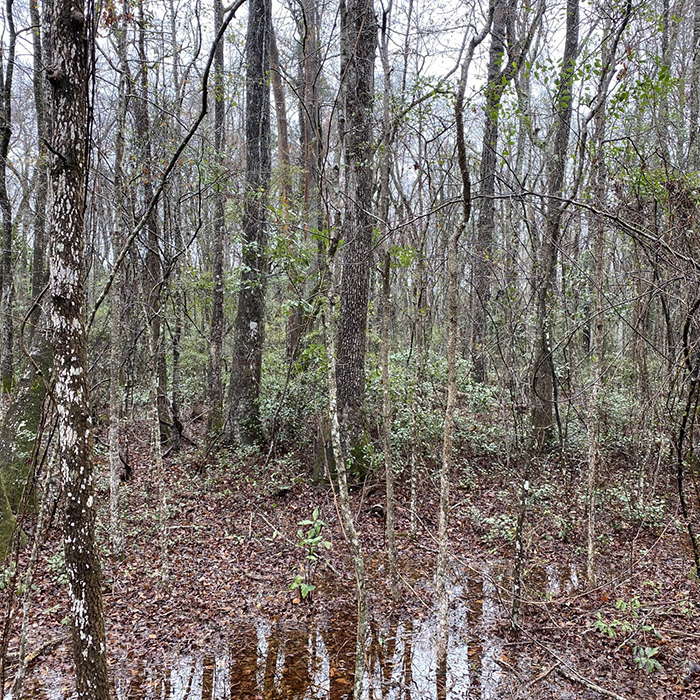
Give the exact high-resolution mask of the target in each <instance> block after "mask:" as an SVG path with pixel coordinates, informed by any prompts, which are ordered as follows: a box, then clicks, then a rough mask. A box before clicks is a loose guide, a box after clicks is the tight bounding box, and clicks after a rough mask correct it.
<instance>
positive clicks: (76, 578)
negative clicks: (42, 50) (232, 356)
mask: <svg viewBox="0 0 700 700" xmlns="http://www.w3.org/2000/svg"><path fill="white" fill-rule="evenodd" d="M51 26H52V34H53V52H52V55H53V64H52V66H51V67H50V68H49V69H48V71H47V76H48V79H49V82H50V83H51V87H52V93H53V101H52V102H53V134H52V141H53V143H52V147H51V152H52V153H53V154H54V156H53V158H52V165H51V193H52V202H51V215H50V217H49V220H50V221H51V240H52V242H53V246H52V251H51V267H50V290H49V291H50V297H51V306H52V313H51V323H52V326H53V348H54V399H55V402H56V409H57V412H58V446H57V454H56V458H57V462H58V464H59V465H60V467H61V470H62V472H63V480H64V494H65V496H64V498H65V506H64V518H63V537H64V552H65V560H66V573H67V576H68V596H69V600H70V604H71V611H72V632H73V659H74V662H75V670H76V690H77V696H78V698H79V700H109V679H108V674H107V659H106V653H105V652H106V641H105V628H104V613H103V607H102V583H101V574H100V560H99V557H98V550H97V543H96V541H95V503H94V488H93V467H94V459H93V434H92V419H91V412H90V404H89V394H88V387H89V385H88V362H87V336H86V332H85V301H86V297H85V261H84V250H85V231H84V208H85V168H86V162H85V160H86V153H87V140H88V133H87V96H88V67H89V51H88V27H89V22H88V21H87V19H86V9H85V6H84V5H83V4H82V3H81V2H77V1H76V0H55V2H54V3H53V17H52V22H51Z"/></svg>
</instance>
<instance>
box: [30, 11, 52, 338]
mask: <svg viewBox="0 0 700 700" xmlns="http://www.w3.org/2000/svg"><path fill="white" fill-rule="evenodd" d="M29 16H30V18H31V22H32V25H33V26H34V28H33V31H32V41H33V48H34V55H33V58H34V64H33V72H32V82H33V87H34V109H35V111H36V135H37V149H38V154H37V164H36V167H37V179H36V193H35V199H34V226H33V234H34V246H33V247H32V299H38V297H39V294H41V290H42V289H43V288H44V286H45V285H46V280H47V269H46V205H47V202H48V194H49V171H48V167H47V164H48V159H47V149H46V142H47V140H48V138H49V133H48V128H47V126H48V125H47V105H46V89H45V87H46V81H45V78H44V61H45V60H46V58H47V57H45V56H44V51H43V46H42V30H43V33H44V34H46V28H45V27H44V26H43V24H44V23H43V22H42V21H41V16H40V13H39V6H38V0H30V2H29ZM40 313H41V309H40V307H39V306H37V307H36V309H35V310H34V311H33V312H32V314H31V318H30V321H31V324H32V326H33V327H34V326H36V323H37V321H38V320H39V315H40Z"/></svg>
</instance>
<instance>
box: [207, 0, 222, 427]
mask: <svg viewBox="0 0 700 700" xmlns="http://www.w3.org/2000/svg"><path fill="white" fill-rule="evenodd" d="M223 22H224V6H223V3H222V2H221V0H215V2H214V30H215V31H216V32H217V33H218V31H219V29H220V27H221V25H222V24H223ZM224 96H225V88H224V42H223V41H220V42H219V43H218V45H217V47H216V53H215V54H214V158H215V165H216V169H215V177H216V185H215V188H214V214H213V231H212V233H213V236H212V238H213V240H212V277H213V281H214V290H213V295H212V307H211V334H210V344H209V392H208V393H209V396H208V404H209V413H208V414H207V436H208V439H209V440H213V439H215V438H216V436H217V435H218V434H219V433H220V432H221V429H222V427H223V400H224V388H223V385H222V382H221V364H222V360H223V343H224V237H225V235H226V233H225V232H226V219H225V214H224V200H225V199H226V193H225V180H224V172H223V171H224V149H225V147H226V144H225V131H224V116H225V112H226V103H225V101H224Z"/></svg>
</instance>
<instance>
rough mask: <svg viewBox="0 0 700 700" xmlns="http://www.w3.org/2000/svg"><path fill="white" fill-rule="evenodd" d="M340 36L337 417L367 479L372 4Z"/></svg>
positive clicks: (350, 455) (364, 1) (361, 1)
mask: <svg viewBox="0 0 700 700" xmlns="http://www.w3.org/2000/svg"><path fill="white" fill-rule="evenodd" d="M342 33H343V35H344V36H345V42H346V46H347V47H348V55H347V61H346V64H345V68H344V72H343V76H342V78H343V83H344V85H345V105H344V113H345V120H346V134H345V151H346V156H345V157H346V202H347V205H346V208H345V215H344V220H343V240H344V245H343V260H342V277H341V288H340V320H339V328H338V413H339V416H340V425H341V432H342V435H343V442H344V445H345V450H346V452H345V456H346V459H347V461H348V469H349V470H350V471H352V472H353V473H354V474H355V475H356V476H360V475H362V474H364V473H366V471H367V469H368V466H369V465H368V463H367V462H368V460H367V459H366V455H365V446H366V442H367V437H366V428H365V412H364V398H365V351H366V344H367V337H366V336H367V308H368V303H369V273H370V266H371V263H372V226H373V219H372V217H371V216H370V212H371V210H372V194H373V178H372V175H373V173H372V156H373V152H374V146H373V143H372V140H373V135H372V105H373V100H374V56H375V51H376V46H377V26H376V19H375V16H374V6H373V2H372V0H349V1H348V3H347V9H346V13H345V17H344V21H343V26H342Z"/></svg>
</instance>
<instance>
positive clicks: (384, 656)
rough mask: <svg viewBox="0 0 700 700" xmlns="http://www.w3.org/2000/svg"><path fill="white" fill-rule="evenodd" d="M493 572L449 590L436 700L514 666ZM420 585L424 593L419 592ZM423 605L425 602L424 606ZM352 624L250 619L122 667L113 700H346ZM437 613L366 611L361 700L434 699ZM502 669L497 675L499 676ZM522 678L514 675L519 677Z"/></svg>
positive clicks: (46, 681) (466, 691)
mask: <svg viewBox="0 0 700 700" xmlns="http://www.w3.org/2000/svg"><path fill="white" fill-rule="evenodd" d="M572 573H573V570H571V571H569V570H568V569H566V570H561V569H560V570H556V569H555V568H554V567H546V568H545V569H542V570H541V571H540V572H535V575H534V576H532V579H531V581H530V585H531V589H536V590H537V589H539V592H540V593H542V594H545V595H558V594H560V593H561V592H562V591H566V590H567V589H570V588H571V586H572V584H573V585H574V586H575V582H574V581H572V579H573V578H574V576H575V574H574V575H573V576H572ZM509 586H510V583H509V578H508V577H507V576H506V574H505V573H504V570H503V568H502V567H497V566H486V567H484V569H483V571H482V575H481V576H480V577H478V578H477V577H475V574H473V573H470V574H469V576H466V575H465V576H463V577H461V578H460V577H457V578H456V579H454V580H453V581H452V584H451V586H450V592H451V596H452V605H451V620H450V641H449V648H448V664H447V679H446V689H447V692H446V698H447V699H448V700H460V699H461V698H470V699H475V700H476V699H481V700H495V699H496V698H500V697H503V694H502V687H501V686H502V685H503V683H502V682H503V680H504V676H505V673H506V672H507V671H508V669H513V670H515V668H514V665H515V667H516V668H517V667H520V665H521V661H522V660H521V659H518V658H517V657H513V658H511V655H512V654H515V652H514V651H513V650H512V649H506V645H505V641H504V640H503V639H502V638H500V637H499V636H498V632H497V629H496V628H497V625H498V623H499V622H502V621H503V619H504V618H503V610H504V607H506V606H507V605H508V603H507V602H506V603H502V602H501V595H502V593H503V591H504V590H506V589H507V588H509ZM429 587H430V585H429V584H428V583H426V588H429ZM427 597H428V598H430V596H427ZM355 631H356V620H355V611H354V610H353V609H344V610H340V611H337V612H336V614H335V615H331V616H324V617H323V618H321V617H319V618H318V619H317V620H314V619H311V620H308V621H307V620H305V621H300V622H298V623H297V624H289V623H288V624H285V625H282V624H275V625H271V624H270V623H269V622H268V621H266V620H265V619H264V618H260V619H259V620H258V622H257V623H256V624H255V625H251V626H247V627H241V628H239V629H238V630H237V635H236V637H235V639H233V640H232V641H231V643H230V645H229V646H228V648H227V649H225V650H222V651H219V652H216V653H212V654H208V655H202V656H183V657H179V658H177V659H175V660H173V661H172V662H171V663H170V664H169V665H167V666H164V665H153V666H143V665H141V664H136V663H135V664H132V665H123V666H121V667H120V668H117V669H115V686H116V697H117V699H118V700H238V699H240V700H246V699H248V700H346V698H348V697H351V696H352V688H353V676H354V652H355ZM436 639H437V609H436V608H435V607H434V606H433V607H428V608H426V609H425V610H423V611H421V612H420V613H419V614H413V615H410V616H408V615H403V616H401V615H396V616H393V617H382V616H381V614H379V613H378V611H376V610H375V611H373V619H372V622H371V627H370V633H369V639H368V642H367V671H366V675H365V680H364V685H365V694H364V695H365V697H366V698H367V699H368V700H432V699H435V698H438V697H439V696H438V691H437V681H438V678H437V673H436V657H435V648H436ZM521 668H522V667H521ZM504 669H505V671H504ZM523 670H524V669H523ZM61 681H62V679H60V678H56V677H52V676H50V675H44V676H42V674H41V672H38V673H37V672H35V673H34V674H30V677H29V678H28V679H27V684H26V689H25V697H26V698H33V699H35V700H54V699H56V700H58V699H59V698H61V699H64V698H69V697H70V696H69V695H68V694H67V693H66V690H65V688H64V687H62V686H63V683H62V682H61Z"/></svg>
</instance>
